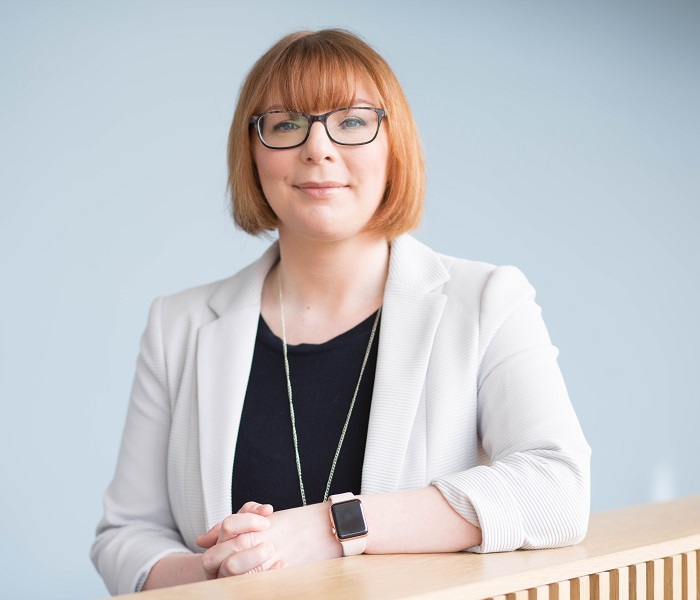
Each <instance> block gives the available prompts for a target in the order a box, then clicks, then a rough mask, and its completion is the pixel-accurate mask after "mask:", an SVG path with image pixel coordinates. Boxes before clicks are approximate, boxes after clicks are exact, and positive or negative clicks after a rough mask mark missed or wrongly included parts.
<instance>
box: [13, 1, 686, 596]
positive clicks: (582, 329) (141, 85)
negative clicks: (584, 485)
mask: <svg viewBox="0 0 700 600" xmlns="http://www.w3.org/2000/svg"><path fill="white" fill-rule="evenodd" d="M326 26H340V27H346V28H349V29H351V30H352V31H354V32H356V33H359V34H360V35H362V36H364V37H365V38H366V39H367V40H368V41H369V42H370V43H372V44H373V45H374V46H375V47H376V48H377V49H378V50H379V51H380V53H382V54H383V55H384V56H385V58H386V59H387V60H388V61H389V63H390V64H391V65H392V67H393V68H394V69H395V71H396V73H397V75H398V77H399V79H400V81H401V82H402V84H403V86H404V88H405V91H406V93H407V95H408V98H409V100H410V102H411V105H412V107H413V110H414V112H415V117H416V119H417V122H418V124H419V127H420V131H421V135H422V139H423V141H424V146H425V152H426V157H427V164H428V173H429V180H428V193H427V198H426V214H425V219H424V223H423V226H422V228H421V229H420V230H419V231H418V232H417V236H418V237H419V238H420V239H421V240H423V241H425V242H427V243H428V244H429V245H431V246H432V247H433V248H435V249H437V250H439V251H442V252H446V253H449V254H453V255H457V256H462V257H468V258H473V259H478V260H483V261H488V262H492V263H497V264H505V263H510V264H515V265H517V266H518V267H520V268H521V269H522V270H523V271H524V272H525V273H526V275H527V276H528V277H529V279H530V280H531V281H532V283H533V284H534V285H535V287H536V288H537V290H538V300H539V302H540V304H541V305H542V307H543V310H544V316H545V320H546V322H547V324H548V326H549V329H550V333H551V336H552V339H553V341H554V343H555V344H556V345H557V346H558V347H559V348H560V350H561V356H560V364H561V368H562V370H563V372H564V375H565V378H566V380H567V383H568V386H569V391H570V394H571V397H572V400H573V403H574V405H575V407H576V410H577V412H578V414H579V416H580V419H581V422H582V425H583V428H584V431H585V432H586V434H587V437H588V439H589V441H590V444H591V446H592V447H593V510H596V511H598V510H604V509H609V508H613V507H619V506H626V505H630V504H636V503H643V502H650V501H658V500H664V499H669V498H674V497H678V496H683V495H688V494H696V493H698V492H700V465H699V463H698V454H699V452H698V441H697V439H698V436H697V427H698V421H699V418H700V402H699V400H700V398H699V394H698V388H699V384H700V375H699V374H698V373H699V372H700V369H698V364H699V363H700V360H699V359H700V353H699V352H698V339H699V338H700V320H699V318H698V313H697V310H698V309H697V307H698V305H700V289H699V285H698V284H699V281H698V267H697V259H698V258H699V257H700V252H699V247H698V236H697V232H696V229H697V226H698V223H699V217H700V208H699V202H698V201H699V200H700V198H699V197H698V189H699V183H700V181H699V180H698V179H699V177H698V172H699V169H698V158H699V157H700V148H699V143H698V139H699V134H700V127H699V114H700V111H699V110H698V107H700V77H699V75H700V71H699V69H698V67H699V62H700V61H699V59H700V35H699V33H698V32H699V31H700V4H699V3H698V2H697V1H690V0H688V1H685V2H684V1H679V0H659V1H657V2H649V1H637V0H629V1H621V0H614V1H611V0H606V1H603V0H601V1H595V0H594V1H590V0H589V1H578V2H574V1H563V0H551V1H537V0H534V1H531V2H526V1H524V0H522V1H515V0H513V1H508V2H506V1H496V0H491V1H486V0H485V1H482V2H467V1H465V2H456V1H455V2H448V1H444V0H442V1H441V0H431V1H430V2H414V1H410V0H408V1H406V0H404V1H401V2H376V1H369V2H368V1H365V0H353V2H344V3H340V2H330V1H318V2H316V1H310V0H302V1H300V2H294V3H292V2H282V1H280V2H265V1H259V2H223V1H221V2H214V1H191V2H176V1H167V2H166V1H159V2H158V1H147V0H144V1H142V2H134V1H126V0H119V1H116V0H115V1H113V2H97V1H80V2H60V1H55V2H37V1H31V0H29V1H26V0H25V1H19V0H18V1H14V2H7V1H0V202H1V208H2V210H1V211H0V274H1V279H0V281H1V282H2V293H1V294H0V403H1V404H0V465H1V480H0V572H1V575H0V581H1V582H2V584H1V587H2V590H3V594H6V597H8V598H40V597H52V598H70V599H81V598H84V599H87V598H96V597H100V596H104V595H106V591H105V588H104V587H103V585H102V582H101V580H100V579H99V577H98V576H97V574H96V573H95V571H94V569H93V567H92V565H91V563H90V562H89V558H88V551H89V547H90V544H91V541H92V537H93V531H94V528H95V525H96V523H97V521H98V519H99V517H100V515H101V510H102V506H101V495H102V493H103V491H104V489H105V487H106V486H107V484H108V482H109V480H110V478H111V476H112V473H113V469H114V466H115V461H116V456H117V451H118V447H119V441H120V436H121V428H122V425H123V422H124V417H125V413H126V408H127V402H128V397H129V389H130V386H131V378H132V376H133V369H134V363H135V359H136V353H137V349H138V341H139V337H140V334H141V331H142V329H143V327H144V325H145V321H146V315H147V311H148V307H149V305H150V302H151V301H152V299H153V298H155V297H156V296H158V295H162V294H168V293H172V292H175V291H178V290H180V289H183V288H186V287H190V286H193V285H197V284H200V283H205V282H208V281H211V280H214V279H218V278H222V277H225V276H227V275H229V274H232V273H233V272H235V271H236V270H238V269H239V268H240V267H242V266H243V265H245V264H246V263H248V262H250V261H251V260H252V259H254V258H255V257H257V256H258V255H259V254H260V253H261V252H262V251H263V249H264V248H265V247H266V246H267V243H268V242H266V241H265V240H258V239H254V238H250V237H247V236H246V235H244V234H242V233H241V232H239V231H236V230H235V229H234V228H233V226H232V224H231V222H230V219H229V218H228V214H227V207H226V195H225V180H226V170H225V147H226V137H227V134H228V128H229V124H230V119H231V116H232V113H233V108H234V105H235V99H236V95H237V92H238V88H239V85H240V83H241V81H242V79H243V77H244V76H245V73H246V72H247V70H248V69H249V68H250V67H251V66H252V63H253V62H254V60H255V59H257V58H258V57H259V56H260V55H261V54H262V53H263V52H264V51H265V50H266V49H267V48H268V47H269V46H270V45H271V44H272V43H273V42H274V41H276V40H277V39H278V38H279V37H280V36H282V35H283V34H285V33H288V32H290V31H292V30H296V29H299V28H304V27H308V28H319V27H326Z"/></svg>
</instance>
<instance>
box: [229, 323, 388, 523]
mask: <svg viewBox="0 0 700 600" xmlns="http://www.w3.org/2000/svg"><path fill="white" fill-rule="evenodd" d="M375 317H376V313H374V314H373V315H372V316H371V317H369V318H367V319H366V320H365V321H363V322H362V323H360V324H359V325H357V326H356V327H353V328H352V329H351V330H350V331H347V332H345V333H343V334H341V335H339V336H337V337H335V338H333V339H332V340H330V341H328V342H325V343H324V344H299V345H298V346H290V345H288V346H287V355H288V359H289V371H290V378H291V381H292V393H293V400H294V414H295V418H296V430H297V440H298V444H299V456H300V458H301V470H302V475H303V478H304V489H305V492H306V502H307V503H308V504H314V503H317V502H322V501H323V494H324V492H325V490H326V484H327V482H328V476H329V474H330V470H331V465H332V464H333V457H334V456H335V451H336V448H337V447H338V441H339V440H340V434H341V432H342V430H343V425H344V424H345V419H346V418H347V414H348V410H349V408H350V402H351V401H352V396H353V393H354V392H355V387H356V386H357V380H358V378H359V376H360V369H361V368H362V361H363V359H364V356H365V352H366V350H367V344H368V343H369V336H370V334H371V331H372V325H373V324H374V319H375ZM378 345H379V328H377V332H376V333H375V336H374V342H373V343H372V349H371V351H370V355H369V358H368V360H367V365H366V367H365V372H364V375H363V376H362V383H361V385H360V390H359V392H358V394H357V399H356V400H355V407H354V409H353V412H352V417H351V419H350V424H349V426H348V430H347V433H346V434H345V441H344V442H343V447H342V449H341V451H340V456H339V457H338V462H337V465H336V468H335V474H334V475H333V481H332V483H331V489H330V494H340V493H343V492H353V493H355V494H359V493H360V485H361V481H362V463H363V461H364V456H365V442H366V441H367V425H368V423H369V412H370V407H371V404H372V390H373V388H374V372H375V369H376V366H377V348H378ZM250 500H253V501H255V502H260V503H263V504H264V503H269V504H272V506H273V507H274V509H275V510H283V509H286V508H294V507H296V506H301V505H302V501H301V492H300V490H299V476H298V475H297V468H296V462H295V457H294V441H293V438H292V422H291V417H290V414H289V398H288V396H287V380H286V376H285V372H284V355H283V353H282V340H281V339H280V338H278V337H277V336H276V335H275V334H273V333H272V331H270V328H269V327H268V326H267V323H265V321H264V320H263V318H262V316H261V317H260V320H259V321H258V332H257V336H256V338H255V350H254V354H253V364H252V366H251V370H250V378H249V379H248V389H247V391H246V396H245V403H244V405H243V412H242V414H241V423H240V427H239V430H238V440H237V443H236V454H235V458H234V462H233V483H232V485H231V508H232V512H234V513H235V512H237V511H238V510H239V509H240V508H241V506H242V505H243V504H244V503H245V502H248V501H250Z"/></svg>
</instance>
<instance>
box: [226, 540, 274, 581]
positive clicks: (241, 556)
mask: <svg viewBox="0 0 700 600" xmlns="http://www.w3.org/2000/svg"><path fill="white" fill-rule="evenodd" d="M274 553H275V548H274V546H273V545H272V544H270V543H269V542H262V543H261V544H258V545H257V546H253V547H252V548H248V549H247V550H241V551H240V552H236V553H234V554H230V555H229V556H228V557H227V558H225V559H224V560H223V561H222V562H221V565H220V566H219V573H218V576H219V577H230V576H232V575H242V574H243V573H250V572H251V571H252V572H257V571H262V570H263V569H264V567H263V565H264V564H265V562H266V561H268V560H270V559H271V558H272V555H273V554H274Z"/></svg>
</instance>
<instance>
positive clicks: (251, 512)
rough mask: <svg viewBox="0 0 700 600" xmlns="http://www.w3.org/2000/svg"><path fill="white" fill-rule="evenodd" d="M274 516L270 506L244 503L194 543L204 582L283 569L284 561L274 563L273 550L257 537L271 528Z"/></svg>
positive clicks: (267, 542)
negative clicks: (198, 551) (199, 550)
mask: <svg viewBox="0 0 700 600" xmlns="http://www.w3.org/2000/svg"><path fill="white" fill-rule="evenodd" d="M272 512H273V509H272V506H271V505H269V504H258V503H257V502H246V503H245V504H244V505H243V506H242V507H241V509H240V510H239V511H238V512H237V513H236V514H232V515H229V516H228V517H226V518H225V519H224V520H223V521H221V523H217V524H216V525H214V527H212V528H211V529H210V530H209V531H207V532H206V533H205V534H203V535H200V536H199V537H198V538H197V539H196V542H197V545H198V546H199V547H200V548H207V550H206V552H204V554H203V555H202V567H203V569H204V573H205V574H206V577H207V579H216V578H217V577H230V576H231V575H242V574H243V573H255V572H258V571H266V570H268V569H279V568H281V567H284V566H286V563H285V562H284V561H283V560H273V556H274V554H275V548H274V546H273V545H272V543H270V542H269V541H265V539H264V538H263V537H262V536H260V535H258V534H259V533H260V532H264V531H266V530H267V529H269V528H270V521H269V519H268V518H267V517H269V516H270V515H271V514H272Z"/></svg>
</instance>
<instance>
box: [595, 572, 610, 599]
mask: <svg viewBox="0 0 700 600" xmlns="http://www.w3.org/2000/svg"><path fill="white" fill-rule="evenodd" d="M591 598H592V599H593V600H610V573H609V572H608V571H604V572H602V573H595V574H593V575H591Z"/></svg>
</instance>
